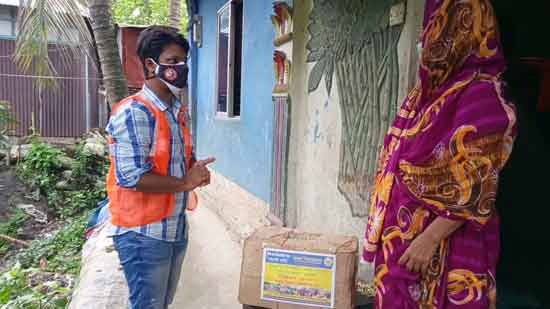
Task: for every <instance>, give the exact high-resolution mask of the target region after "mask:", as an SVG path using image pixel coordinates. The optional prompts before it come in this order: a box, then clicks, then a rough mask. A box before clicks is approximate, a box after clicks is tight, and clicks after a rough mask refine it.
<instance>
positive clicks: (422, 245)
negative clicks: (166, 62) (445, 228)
mask: <svg viewBox="0 0 550 309" xmlns="http://www.w3.org/2000/svg"><path fill="white" fill-rule="evenodd" d="M438 245H439V242H438V241H437V240H436V239H435V238H434V237H431V235H429V234H427V233H426V232H423V233H421V234H420V235H418V237H416V238H415V239H414V240H413V241H412V243H411V245H410V246H409V248H407V250H406V251H405V253H404V254H403V255H402V256H401V258H400V259H399V265H403V266H405V267H407V269H408V270H409V271H412V272H415V273H418V272H422V273H423V274H424V273H426V271H427V270H428V266H430V261H431V260H432V258H433V256H434V254H435V250H436V249H437V246H438Z"/></svg>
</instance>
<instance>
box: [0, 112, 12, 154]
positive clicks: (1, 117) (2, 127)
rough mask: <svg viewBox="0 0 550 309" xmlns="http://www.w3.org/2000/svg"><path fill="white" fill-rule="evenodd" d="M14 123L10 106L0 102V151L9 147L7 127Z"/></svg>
mask: <svg viewBox="0 0 550 309" xmlns="http://www.w3.org/2000/svg"><path fill="white" fill-rule="evenodd" d="M13 123H15V118H14V117H13V115H12V113H11V111H10V106H9V104H8V102H6V101H0V149H6V148H8V147H9V139H8V135H7V134H8V127H9V125H10V124H13Z"/></svg>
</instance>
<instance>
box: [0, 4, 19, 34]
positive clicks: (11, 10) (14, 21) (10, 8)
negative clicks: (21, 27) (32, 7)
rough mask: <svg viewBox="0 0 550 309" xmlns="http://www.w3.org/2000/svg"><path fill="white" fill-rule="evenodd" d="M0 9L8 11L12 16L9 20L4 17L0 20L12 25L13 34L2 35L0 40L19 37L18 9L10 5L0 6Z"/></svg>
mask: <svg viewBox="0 0 550 309" xmlns="http://www.w3.org/2000/svg"><path fill="white" fill-rule="evenodd" d="M0 7H1V8H4V9H6V10H7V11H8V12H9V15H10V17H9V18H8V19H6V18H4V17H3V15H0V20H2V21H7V22H10V23H11V34H9V35H7V34H0V38H10V39H13V38H15V36H16V35H17V7H14V6H9V5H0Z"/></svg>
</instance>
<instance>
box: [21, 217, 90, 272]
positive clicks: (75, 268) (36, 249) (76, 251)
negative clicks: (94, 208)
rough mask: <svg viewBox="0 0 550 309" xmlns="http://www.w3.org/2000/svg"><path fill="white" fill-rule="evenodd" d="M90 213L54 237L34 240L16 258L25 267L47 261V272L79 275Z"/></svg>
mask: <svg viewBox="0 0 550 309" xmlns="http://www.w3.org/2000/svg"><path fill="white" fill-rule="evenodd" d="M89 217H90V213H89V212H86V213H85V214H83V215H81V216H80V217H79V218H78V219H76V220H75V221H74V222H73V223H71V224H69V225H67V226H65V227H64V228H62V229H61V230H59V231H58V232H57V233H55V234H54V235H53V236H52V237H50V238H47V239H37V240H34V241H33V242H32V243H31V245H30V247H29V248H26V249H24V250H23V251H22V252H20V253H19V254H18V255H17V256H16V258H17V260H18V261H19V263H21V265H22V266H23V267H37V266H38V265H39V264H40V261H41V260H42V259H44V260H45V261H46V266H45V270H47V271H51V272H61V273H68V274H73V275H77V274H78V272H79V271H80V252H81V250H82V246H83V245H84V242H85V239H84V233H85V231H86V225H87V222H88V219H89Z"/></svg>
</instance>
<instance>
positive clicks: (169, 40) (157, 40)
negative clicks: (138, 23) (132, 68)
mask: <svg viewBox="0 0 550 309" xmlns="http://www.w3.org/2000/svg"><path fill="white" fill-rule="evenodd" d="M170 44H177V45H179V46H181V47H182V48H183V49H184V50H185V52H186V53H189V42H187V40H186V39H185V37H184V36H183V35H182V34H181V33H179V32H178V30H177V29H176V28H172V27H166V26H150V27H148V28H146V29H145V30H143V31H142V32H141V33H140V34H139V37H138V43H137V54H138V56H139V59H140V60H141V63H142V64H143V69H144V72H145V77H146V78H147V74H148V72H147V68H146V67H145V59H147V58H151V59H153V60H155V62H157V63H158V62H159V57H160V54H162V52H163V51H164V48H165V47H166V46H168V45H170Z"/></svg>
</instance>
